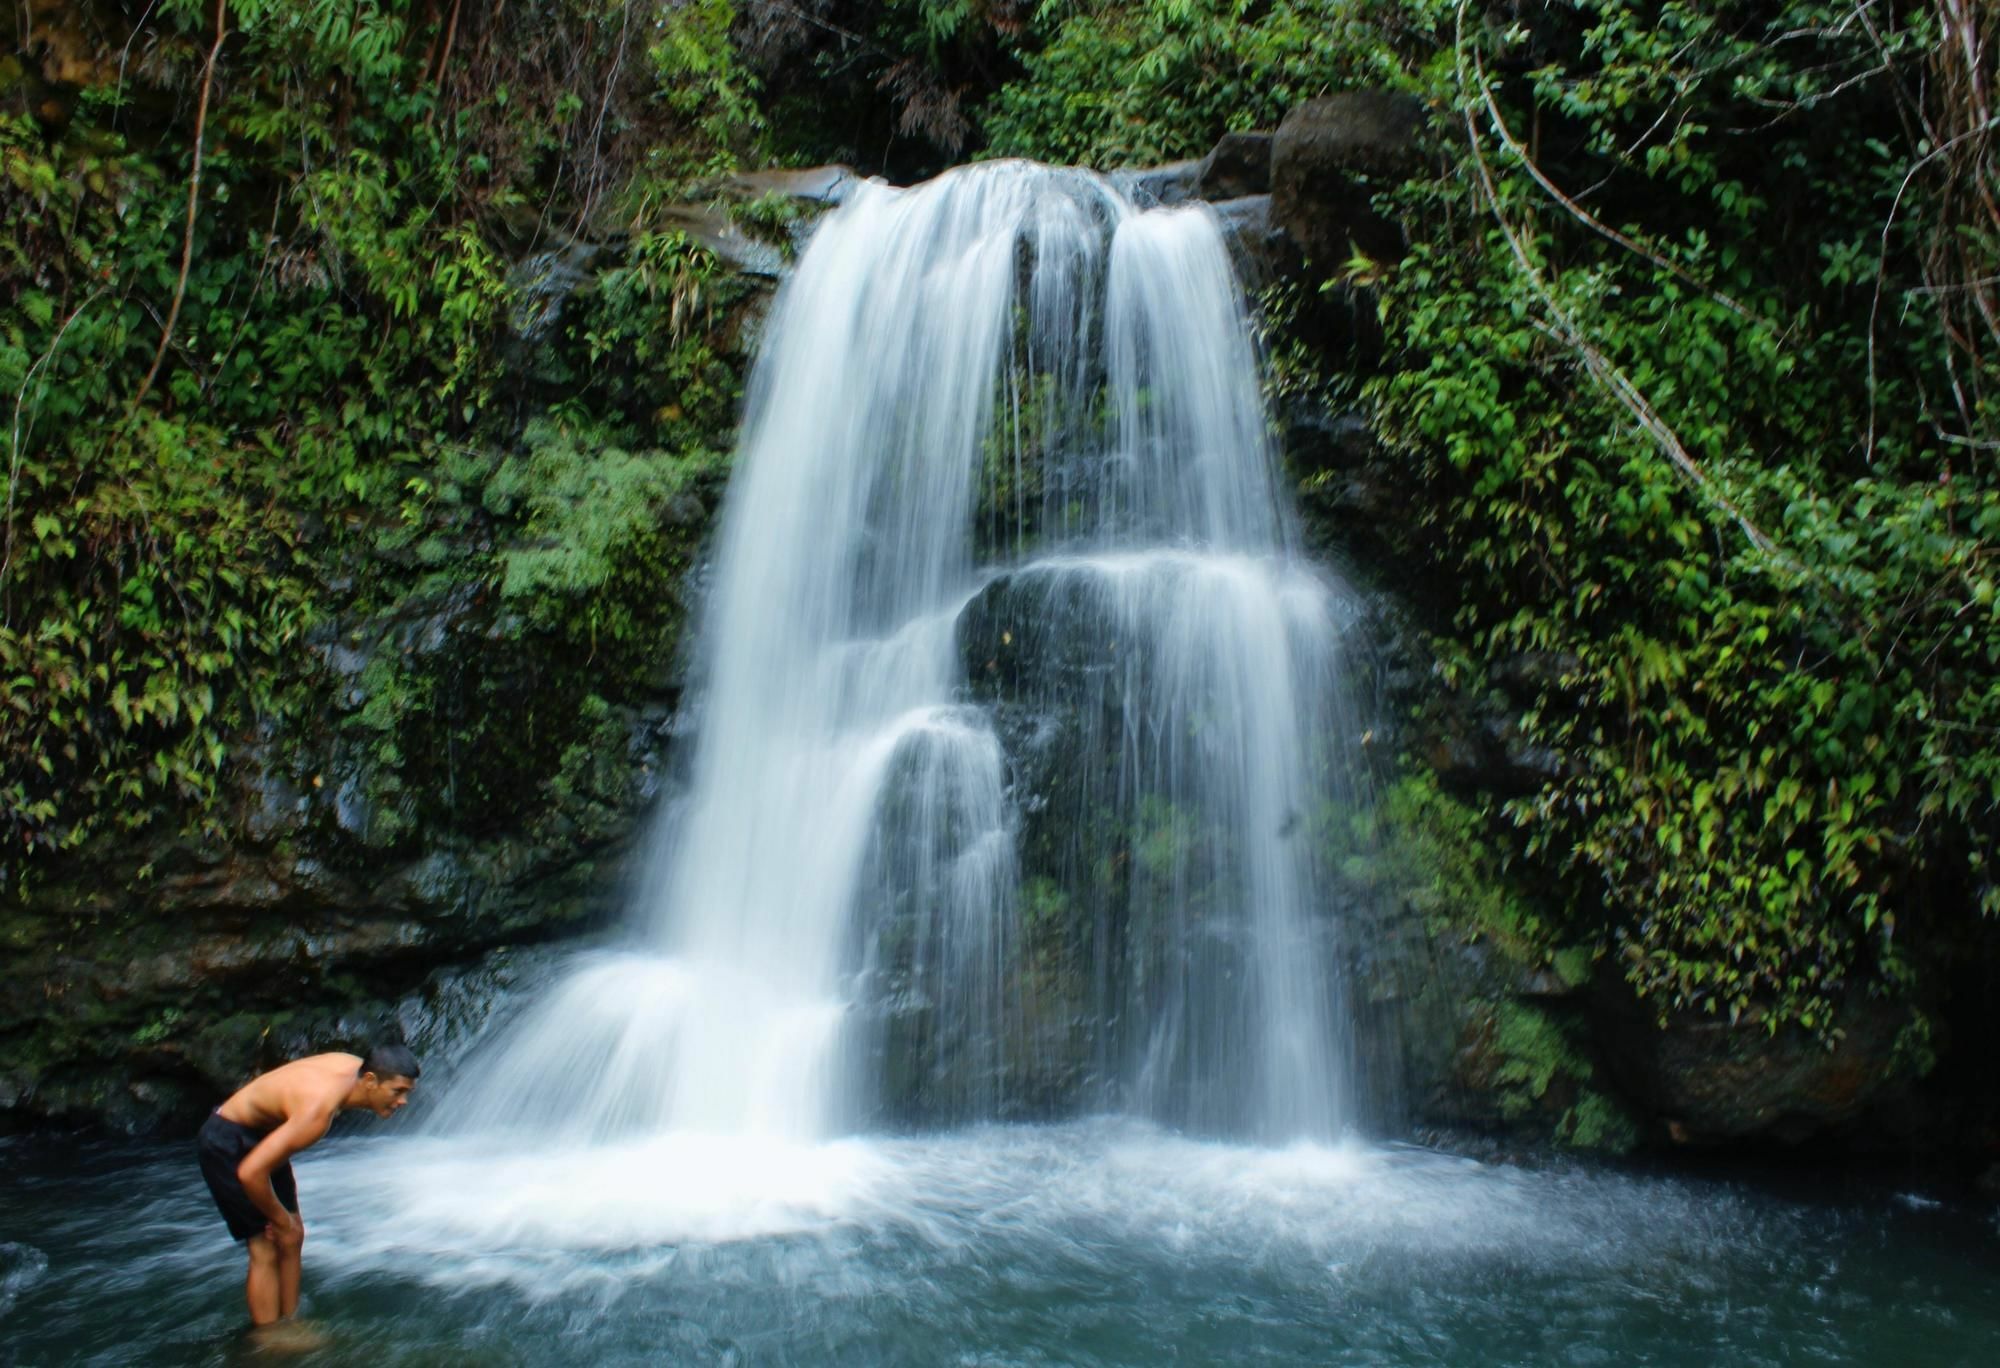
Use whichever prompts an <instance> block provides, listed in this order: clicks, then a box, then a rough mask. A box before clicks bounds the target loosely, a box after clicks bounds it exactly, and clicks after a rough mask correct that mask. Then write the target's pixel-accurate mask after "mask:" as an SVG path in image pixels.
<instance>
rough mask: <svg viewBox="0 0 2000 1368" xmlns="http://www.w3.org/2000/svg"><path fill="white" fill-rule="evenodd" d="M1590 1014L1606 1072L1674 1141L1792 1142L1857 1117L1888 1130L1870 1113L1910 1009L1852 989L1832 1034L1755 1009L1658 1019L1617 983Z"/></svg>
mask: <svg viewBox="0 0 2000 1368" xmlns="http://www.w3.org/2000/svg"><path fill="white" fill-rule="evenodd" d="M1593 1017H1594V1019H1595V1021H1596V1025H1597V1030H1598V1039H1599V1041H1600V1042H1601V1044H1602V1045H1603V1047H1604V1051H1605V1055H1606V1063H1607V1065H1608V1066H1609V1067H1610V1069H1611V1071H1612V1073H1613V1074H1614V1076H1615V1077H1616V1078H1617V1080H1618V1082H1619V1083H1620V1084H1621V1085H1622V1087H1623V1088H1624V1090H1625V1092H1626V1093H1627V1095H1629V1096H1631V1097H1633V1098H1635V1099H1636V1100H1637V1101H1638V1102H1639V1103H1640V1104H1641V1106H1643V1107H1644V1109H1645V1110H1646V1112H1647V1113H1648V1114H1649V1115H1651V1116H1653V1117H1656V1118H1658V1120H1659V1122H1660V1124H1661V1125H1662V1127H1663V1128H1664V1130H1665V1131H1666V1134H1667V1138H1669V1139H1670V1140H1672V1141H1674V1142H1676V1143H1681V1144H1716V1143H1722V1142H1730V1141H1743V1140H1776V1141H1780V1142H1784V1143H1797V1142H1799V1141H1802V1140H1807V1139H1811V1138H1814V1137H1817V1136H1820V1135H1822V1134H1825V1133H1827V1132H1830V1131H1838V1130H1840V1129H1842V1128H1844V1127H1848V1126H1850V1125H1852V1124H1853V1123H1856V1122H1859V1121H1861V1120H1862V1119H1863V1118H1864V1117H1867V1118H1868V1122H1869V1124H1868V1129H1869V1130H1870V1132H1871V1133H1873V1134H1874V1135H1875V1136H1876V1137H1878V1138H1881V1139H1887V1138H1888V1136H1887V1134H1886V1131H1885V1130H1884V1128H1883V1127H1882V1125H1881V1122H1882V1120H1883V1118H1881V1117H1879V1116H1869V1113H1870V1112H1871V1111H1873V1110H1875V1106H1876V1104H1877V1103H1879V1102H1881V1101H1883V1100H1884V1098H1885V1094H1886V1092H1887V1091H1888V1090H1889V1089H1890V1088H1892V1086H1893V1085H1895V1084H1896V1083H1897V1082H1898V1081H1899V1079H1900V1078H1901V1076H1902V1075H1903V1073H1904V1070H1902V1069H1900V1068H1899V1067H1898V1065H1897V1060H1896V1053H1897V1051H1896V1046H1897V1039H1898V1036H1899V1035H1900V1033H1901V1032H1902V1030H1903V1028H1904V1027H1905V1026H1906V1025H1907V1024H1908V1023H1909V1021H1910V1019H1911V1016H1910V1007H1909V1005H1908V1004H1907V1003H1900V1004H1899V1003H1894V1002H1890V1001H1887V1000H1884V999H1876V998H1871V997H1867V996H1866V995H1862V994H1856V995H1854V996H1853V997H1851V998H1850V999H1849V1000H1848V1001H1847V1002H1845V1003H1843V1004H1842V1005H1841V1006H1840V1009H1839V1013H1838V1022H1837V1026H1838V1030H1839V1035H1838V1037H1837V1038H1835V1039H1834V1040H1832V1041H1827V1040H1823V1039H1821V1038H1819V1037H1817V1036H1815V1035H1814V1034H1813V1033H1811V1032H1810V1031H1806V1030H1802V1029H1800V1028H1798V1027H1794V1026H1787V1027H1784V1028H1781V1029H1780V1030H1778V1031H1775V1032H1773V1031H1771V1030H1770V1029H1768V1026H1767V1024H1766V1023H1765V1022H1764V1021H1763V1020H1762V1019H1761V1017H1760V1016H1759V1015H1758V1014H1757V1013H1754V1012H1752V1013H1746V1014H1745V1015H1744V1016H1743V1017H1741V1018H1740V1019H1738V1020H1737V1021H1735V1022H1731V1021H1729V1020H1727V1019H1726V1018H1723V1017H1711V1016H1685V1017H1675V1018H1672V1019H1670V1020H1669V1021H1668V1022H1667V1024H1666V1025H1665V1026H1664V1027H1662V1026H1660V1025H1659V1024H1658V1022H1657V1021H1656V1020H1655V1019H1653V1018H1652V1017H1651V1015H1650V1013H1647V1012H1644V1011H1641V1010H1639V1009H1637V1008H1635V1007H1632V1006H1631V1005H1630V1004H1629V1002H1628V1001H1627V1000H1626V998H1625V996H1624V994H1623V993H1622V992H1620V993H1614V994H1613V995H1612V996H1611V997H1610V999H1609V1000H1608V1001H1600V1002H1599V1003H1598V1004H1597V1005H1596V1008H1595V1010H1594V1011H1593Z"/></svg>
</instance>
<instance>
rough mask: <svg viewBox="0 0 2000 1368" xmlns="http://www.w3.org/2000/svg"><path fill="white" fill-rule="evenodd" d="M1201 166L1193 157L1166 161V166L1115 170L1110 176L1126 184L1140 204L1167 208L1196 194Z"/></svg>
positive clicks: (1126, 189) (1127, 189)
mask: <svg viewBox="0 0 2000 1368" xmlns="http://www.w3.org/2000/svg"><path fill="white" fill-rule="evenodd" d="M1201 166H1202V164H1201V162H1199V161H1194V160H1190V161H1177V162H1167V163H1166V164H1165V165H1163V166H1149V167H1145V168H1143V169H1128V170H1123V171H1114V172H1112V173H1111V179H1112V181H1113V182H1114V183H1115V184H1118V185H1120V186H1122V187H1124V189H1125V192H1126V193H1127V194H1129V195H1131V196H1132V199H1133V202H1134V203H1136V204H1138V205H1139V207H1140V208H1142V209H1151V208H1162V209H1166V208H1172V207H1173V206H1174V205H1176V204H1185V203H1186V202H1187V201H1188V200H1190V199H1192V198H1194V197H1195V182H1196V180H1197V179H1198V178H1199V177H1200V175H1201Z"/></svg>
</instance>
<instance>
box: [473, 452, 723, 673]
mask: <svg viewBox="0 0 2000 1368" xmlns="http://www.w3.org/2000/svg"><path fill="white" fill-rule="evenodd" d="M525 439H526V442H527V448H528V449H527V451H526V453H525V454H523V455H519V456H510V457H508V458H507V460H506V462H505V463H504V464H503V465H502V466H501V467H500V468H499V470H498V471H497V472H496V473H495V474H494V476H493V478H492V480H491V481H490V482H489V483H488V484H487V485H486V489H485V493H484V495H483V498H484V500H485V505H486V508H487V509H488V510H489V511H490V512H494V513H510V514H513V515H514V516H515V517H516V518H517V520H518V522H519V524H520V527H521V531H522V534H523V539H522V540H521V541H520V542H518V543H517V544H515V545H513V546H511V547H509V548H508V549H506V550H504V551H502V552H501V553H500V558H499V559H500V592H501V595H502V596H503V597H504V598H506V599H509V600H518V601H520V602H521V603H522V604H523V605H524V606H525V607H527V608H528V610H529V612H530V613H531V615H532V616H533V617H534V618H535V619H536V620H537V621H538V622H540V623H541V624H543V625H555V624H558V623H564V622H568V623H574V622H577V621H578V620H579V619H581V620H582V621H583V622H584V623H586V624H587V626H588V628H589V631H590V634H591V635H592V637H593V638H594V637H595V636H596V634H597V632H598V630H599V629H600V627H603V628H604V629H605V630H607V631H608V632H609V634H610V635H611V636H613V637H617V638H621V639H622V638H624V637H625V636H627V635H628V634H629V633H630V632H631V631H632V630H633V621H632V618H631V616H630V612H629V603H630V600H627V599H626V598H625V596H623V595H617V594H611V595H607V594H604V593H603V592H602V591H603V590H604V589H605V588H606V586H607V584H608V582H609V581H611V580H612V578H613V577H614V575H616V574H618V573H619V572H620V571H621V570H625V569H629V568H635V567H634V563H635V562H637V563H639V564H638V565H637V567H636V568H639V569H640V570H641V571H642V572H643V573H644V574H645V575H647V576H649V577H652V578H653V579H654V582H661V581H662V580H664V579H665V578H666V576H667V575H668V574H669V573H670V572H671V571H672V570H674V569H677V568H681V567H678V566H673V565H659V564H654V563H652V562H653V558H654V557H656V556H657V555H659V554H660V543H661V541H662V538H663V535H664V534H663V527H664V524H665V523H666V521H667V516H668V510H669V507H670V505H671V504H672V502H673V500H674V499H675V497H676V496H678V495H681V494H683V493H685V492H687V491H689V490H690V488H691V487H692V486H694V485H695V484H696V483H697V482H698V481H702V480H707V479H711V478H713V477H716V476H718V475H719V474H720V472H721V471H722V469H723V458H721V457H720V456H717V455H715V454H713V453H711V452H706V451H697V452H694V453H693V454H691V455H685V456H679V455H673V454H670V453H667V452H663V451H642V452H630V451H626V450H623V449H622V448H620V447H617V446H615V445H611V444H609V443H608V442H607V441H606V440H605V438H604V435H603V434H602V433H573V432H569V431H566V430H564V429H563V428H562V427H560V426H559V425H557V424H556V423H554V422H552V421H549V420H547V419H539V420H536V421H534V422H531V423H530V424H529V425H528V428H527V431H526V434H525Z"/></svg>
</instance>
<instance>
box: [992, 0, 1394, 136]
mask: <svg viewBox="0 0 2000 1368" xmlns="http://www.w3.org/2000/svg"><path fill="white" fill-rule="evenodd" d="M1057 9H1058V7H1053V6H1050V7H1044V11H1043V12H1044V13H1048V12H1050V11H1052V10H1057ZM1394 9H1395V7H1394V6H1385V5H1381V4H1371V3H1367V0H1363V2H1362V3H1342V2H1341V0H1275V3H1261V2H1259V3H1253V2H1252V0H1140V3H1130V4H1103V3H1097V4H1085V5H1078V6H1063V7H1060V11H1059V12H1061V13H1063V15H1064V17H1062V18H1061V20H1060V22H1059V24H1058V25H1057V26H1056V27H1055V29H1054V32H1053V34H1052V35H1051V36H1050V37H1049V38H1048V41H1047V43H1046V45H1045V46H1043V47H1041V48H1040V50H1039V51H1037V52H1035V53H1034V54H1033V55H1031V56H1028V57H1026V58H1025V59H1024V62H1025V66H1026V75H1025V76H1024V77H1023V78H1022V79H1020V80H1017V81H1014V82H1012V83H1010V84H1009V85H1007V86H1005V87H1004V88H1002V89H1001V91H1000V92H999V93H998V94H997V95H996V96H995V97H994V99H993V101H992V108H991V113H990V114H989V116H988V118H987V131H988V134H989V136H990V138H991V144H990V146H989V148H988V154H989V155H1001V156H1029V157H1038V158H1041V159H1044V160H1050V161H1063V162H1076V163H1080V164H1083V165H1088V166H1116V165H1123V164H1135V165H1143V164H1146V163H1150V162H1157V161H1165V160H1170V159H1173V158H1177V157H1198V156H1200V155H1201V154H1202V153H1204V152H1206V151H1207V150H1208V149H1209V148H1210V147H1211V146H1213V145H1214V143H1215V140H1216V138H1217V137H1218V136H1220V135H1221V134H1223V133H1225V132H1229V131H1232V130H1245V129H1258V128H1263V129H1269V128H1275V127H1276V126H1277V124H1278V122H1279V120H1281V119H1282V118H1283V117H1284V115H1285V112H1286V111H1287V110H1288V109H1290V108H1291V107H1292V106H1293V105H1295V104H1297V103H1299V102H1300V101H1302V100H1307V99H1311V98H1312V97H1313V96H1315V95H1321V94H1324V93H1326V92H1327V91H1328V90H1330V89H1336V88H1344V87H1346V86H1352V85H1355V84H1361V83H1367V82H1374V83H1380V84H1389V85H1396V86H1401V85H1405V84H1407V83H1408V80H1409V78H1408V77H1407V75H1406V74H1405V73H1404V71H1403V69H1402V67H1401V65H1400V63H1399V62H1398V61H1397V60H1396V57H1395V54H1394V50H1393V49H1392V47H1391V46H1390V45H1389V44H1388V43H1387V42H1386V41H1384V38H1385V35H1384V32H1383V29H1382V28H1381V27H1380V26H1379V25H1378V24H1377V22H1376V21H1377V18H1378V16H1379V15H1380V14H1381V13H1382V12H1385V11H1393V10H1394Z"/></svg>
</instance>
